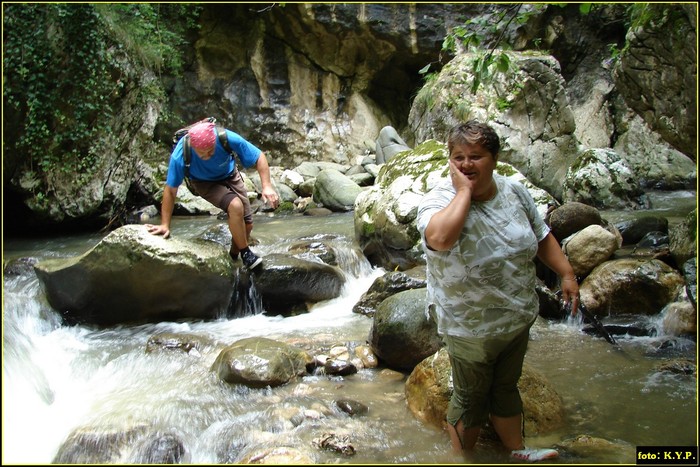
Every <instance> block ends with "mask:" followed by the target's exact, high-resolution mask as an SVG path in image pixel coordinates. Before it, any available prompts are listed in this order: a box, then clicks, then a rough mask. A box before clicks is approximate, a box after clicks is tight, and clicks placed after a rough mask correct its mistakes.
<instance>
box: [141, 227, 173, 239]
mask: <svg viewBox="0 0 700 467" xmlns="http://www.w3.org/2000/svg"><path fill="white" fill-rule="evenodd" d="M146 230H148V233H150V234H153V235H162V236H163V238H168V237H170V227H169V226H167V225H153V224H146Z"/></svg>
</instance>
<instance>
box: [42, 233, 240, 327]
mask: <svg viewBox="0 0 700 467" xmlns="http://www.w3.org/2000/svg"><path fill="white" fill-rule="evenodd" d="M34 270H35V271H36V274H37V277H38V278H39V281H40V282H41V285H42V287H43V289H44V291H45V293H46V298H47V300H48V302H49V304H50V305H51V306H52V307H53V308H54V309H55V310H56V311H58V312H59V313H61V314H62V315H63V316H64V318H65V319H66V320H67V321H69V322H86V323H93V324H98V325H112V324H117V323H124V322H130V321H150V322H157V321H170V320H177V319H181V318H195V319H211V318H216V317H219V316H221V315H222V314H225V313H226V311H227V309H228V305H229V302H230V300H231V295H232V293H233V282H234V274H233V262H232V261H231V259H230V257H229V256H228V252H227V251H226V250H225V249H224V247H222V246H221V245H220V244H218V243H215V242H210V241H189V240H182V239H179V238H168V239H164V238H163V237H162V236H159V235H152V234H150V233H149V232H148V231H147V230H146V227H145V226H142V225H127V226H124V227H121V228H119V229H117V230H115V231H113V232H111V233H110V234H109V235H107V236H106V237H105V238H103V239H102V240H101V241H100V242H99V243H98V244H97V245H96V246H95V247H93V248H92V249H90V250H89V251H87V252H86V253H84V254H83V255H81V256H78V257H74V258H58V259H49V260H45V261H41V262H39V263H37V264H36V265H35V266H34Z"/></svg>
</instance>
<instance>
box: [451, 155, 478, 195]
mask: <svg viewBox="0 0 700 467" xmlns="http://www.w3.org/2000/svg"><path fill="white" fill-rule="evenodd" d="M448 162H449V166H450V179H451V180H452V186H453V187H455V190H457V191H460V189H468V190H469V191H473V189H474V183H475V182H474V181H473V180H470V179H469V177H467V176H466V175H464V174H463V173H462V171H461V170H459V166H458V165H457V163H456V162H455V161H454V160H452V159H449V160H448Z"/></svg>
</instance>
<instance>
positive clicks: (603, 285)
mask: <svg viewBox="0 0 700 467" xmlns="http://www.w3.org/2000/svg"><path fill="white" fill-rule="evenodd" d="M684 285H685V283H684V281H683V276H681V275H680V273H679V272H678V271H677V270H675V269H673V268H672V267H670V266H669V265H668V264H666V263H664V262H663V261H660V260H657V259H650V260H644V259H635V258H623V259H614V260H611V261H606V262H604V263H602V264H600V265H599V266H597V267H596V268H595V269H593V271H591V273H590V274H589V275H588V277H586V278H585V279H584V280H583V282H582V283H581V287H580V292H581V302H582V303H583V304H584V305H585V306H586V307H587V308H588V310H589V311H590V312H591V313H593V314H595V315H598V316H608V315H655V314H658V313H659V312H661V310H662V309H663V308H664V307H665V306H666V305H667V304H668V303H670V302H671V301H672V300H673V299H674V298H675V297H676V295H677V294H678V293H679V291H680V289H681V288H682V287H683V286H684Z"/></svg>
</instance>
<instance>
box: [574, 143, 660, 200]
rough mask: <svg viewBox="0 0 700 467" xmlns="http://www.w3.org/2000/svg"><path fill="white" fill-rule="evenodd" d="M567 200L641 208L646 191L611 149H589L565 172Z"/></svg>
mask: <svg viewBox="0 0 700 467" xmlns="http://www.w3.org/2000/svg"><path fill="white" fill-rule="evenodd" d="M563 190H564V195H563V197H564V201H567V202H568V201H576V202H580V203H584V204H587V205H590V206H595V207H597V208H603V209H639V208H642V207H645V206H646V204H647V203H646V201H645V200H644V198H643V196H642V195H643V194H644V192H643V191H642V189H641V188H640V186H639V183H638V181H637V178H636V177H635V175H634V172H633V171H632V169H631V168H630V167H629V165H627V162H626V161H625V160H624V159H623V158H621V157H620V156H619V154H617V153H615V151H613V150H611V149H588V150H586V151H584V152H583V153H582V154H581V155H580V156H579V157H578V159H576V162H575V163H574V164H573V165H572V166H571V167H570V168H569V170H568V171H567V172H566V178H565V179H564V187H563Z"/></svg>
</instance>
